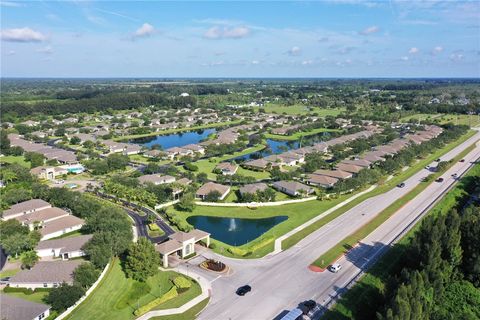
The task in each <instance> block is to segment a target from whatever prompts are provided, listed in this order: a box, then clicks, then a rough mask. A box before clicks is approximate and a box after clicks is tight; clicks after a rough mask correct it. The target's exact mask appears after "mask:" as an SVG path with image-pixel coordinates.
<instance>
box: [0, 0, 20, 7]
mask: <svg viewBox="0 0 480 320" xmlns="http://www.w3.org/2000/svg"><path fill="white" fill-rule="evenodd" d="M0 6H2V7H25V5H24V4H23V3H18V2H14V1H0Z"/></svg>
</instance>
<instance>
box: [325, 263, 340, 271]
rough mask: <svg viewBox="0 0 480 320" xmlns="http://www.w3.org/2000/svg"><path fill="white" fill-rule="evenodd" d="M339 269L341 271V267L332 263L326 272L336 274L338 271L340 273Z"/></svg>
mask: <svg viewBox="0 0 480 320" xmlns="http://www.w3.org/2000/svg"><path fill="white" fill-rule="evenodd" d="M340 269H342V265H341V264H339V263H334V264H332V265H331V266H330V267H328V270H330V271H331V272H333V273H337V272H338V271H340Z"/></svg>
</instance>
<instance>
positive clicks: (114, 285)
mask: <svg viewBox="0 0 480 320" xmlns="http://www.w3.org/2000/svg"><path fill="white" fill-rule="evenodd" d="M176 275H178V274H177V273H175V272H171V271H166V272H163V271H159V272H158V273H157V274H156V275H155V276H153V277H150V278H149V279H148V280H147V281H146V282H145V283H141V282H138V281H135V280H132V279H129V278H127V277H126V276H125V273H124V272H123V270H122V268H121V265H120V261H119V260H118V259H115V260H114V261H113V262H112V265H111V267H110V269H109V270H108V271H107V274H106V276H105V278H104V279H103V280H102V282H101V283H100V285H99V286H98V287H97V288H96V289H95V291H94V292H93V293H92V294H91V295H90V296H89V297H88V298H87V299H86V300H85V301H84V302H83V303H82V304H81V305H80V306H78V307H77V309H75V311H74V312H72V314H71V315H70V316H69V317H68V319H79V320H83V319H116V320H117V319H118V320H121V319H134V318H135V317H134V315H133V312H134V311H135V309H136V308H137V307H138V306H142V305H145V304H146V303H148V302H150V301H152V300H154V299H155V298H158V297H160V296H162V295H163V294H165V293H166V292H167V291H168V290H169V289H170V288H171V287H172V283H171V281H170V280H169V279H170V278H172V277H174V276H176ZM191 290H196V289H194V288H193V289H191ZM188 293H189V292H188V291H187V292H186V293H184V295H187V294H188ZM193 294H194V293H192V294H191V295H192V296H193ZM177 299H186V298H185V297H183V296H182V295H180V296H179V297H178V298H175V299H173V300H170V301H168V302H167V303H166V304H165V307H167V308H169V307H170V306H174V307H175V306H178V305H177V304H178V303H179V302H177Z"/></svg>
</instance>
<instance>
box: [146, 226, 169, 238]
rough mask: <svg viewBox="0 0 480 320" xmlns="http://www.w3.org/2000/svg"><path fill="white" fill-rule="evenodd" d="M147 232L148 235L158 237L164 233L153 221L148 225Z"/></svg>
mask: <svg viewBox="0 0 480 320" xmlns="http://www.w3.org/2000/svg"><path fill="white" fill-rule="evenodd" d="M147 232H148V235H149V236H150V237H160V236H163V235H164V234H165V232H164V231H163V230H162V229H160V227H159V226H158V225H157V224H155V223H151V224H149V225H148V228H147Z"/></svg>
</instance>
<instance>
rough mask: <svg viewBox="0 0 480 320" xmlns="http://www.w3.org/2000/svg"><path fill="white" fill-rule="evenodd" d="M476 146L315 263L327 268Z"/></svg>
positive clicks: (460, 155)
mask: <svg viewBox="0 0 480 320" xmlns="http://www.w3.org/2000/svg"><path fill="white" fill-rule="evenodd" d="M473 148H474V146H473V145H472V146H470V147H469V148H467V149H465V150H464V151H463V152H462V153H460V154H459V155H458V156H457V157H456V158H455V159H454V160H453V162H451V163H450V165H449V166H447V168H445V170H443V171H441V172H436V173H434V174H432V177H433V178H431V179H430V180H429V181H428V182H420V184H418V185H417V186H416V187H415V188H414V189H413V190H411V191H410V192H409V193H407V194H406V195H404V196H403V197H402V198H400V199H398V200H396V201H395V202H394V203H392V204H391V205H390V206H389V207H387V208H386V209H385V210H383V211H382V212H380V213H379V214H378V215H377V216H375V217H374V218H373V219H372V220H370V221H369V222H368V224H365V225H363V226H362V227H360V228H359V229H357V230H356V231H355V232H354V233H352V234H350V235H349V236H347V237H346V238H345V239H343V240H342V241H340V242H339V243H337V244H336V245H335V246H334V247H332V248H330V249H329V250H328V251H327V252H325V253H324V254H323V255H321V256H320V257H319V258H318V259H317V260H315V261H314V262H313V265H315V266H318V267H320V268H326V267H327V266H328V265H330V264H331V263H332V262H334V261H335V260H336V259H337V258H338V257H339V256H340V255H342V254H344V253H346V252H347V251H348V250H350V249H351V248H353V246H355V245H356V244H357V243H358V242H359V241H360V240H362V239H363V238H365V237H366V236H368V235H369V234H370V233H371V232H372V231H374V230H375V229H376V228H378V227H379V226H380V225H382V224H383V223H384V222H385V221H386V220H387V219H388V218H390V217H391V216H392V215H393V214H394V213H395V212H397V211H398V210H399V209H400V208H401V207H403V206H404V205H405V204H406V203H408V202H410V201H411V200H412V199H414V198H415V197H416V196H417V195H418V194H419V193H420V192H422V191H423V190H425V189H426V188H427V187H428V186H429V185H430V184H431V183H435V182H434V181H435V179H436V178H437V177H439V176H440V175H442V174H443V173H444V172H445V171H446V170H447V169H448V168H449V167H451V166H452V165H453V164H454V163H456V162H458V160H460V159H461V158H463V157H464V156H465V155H466V154H468V153H469V152H470V151H472V150H473Z"/></svg>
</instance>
